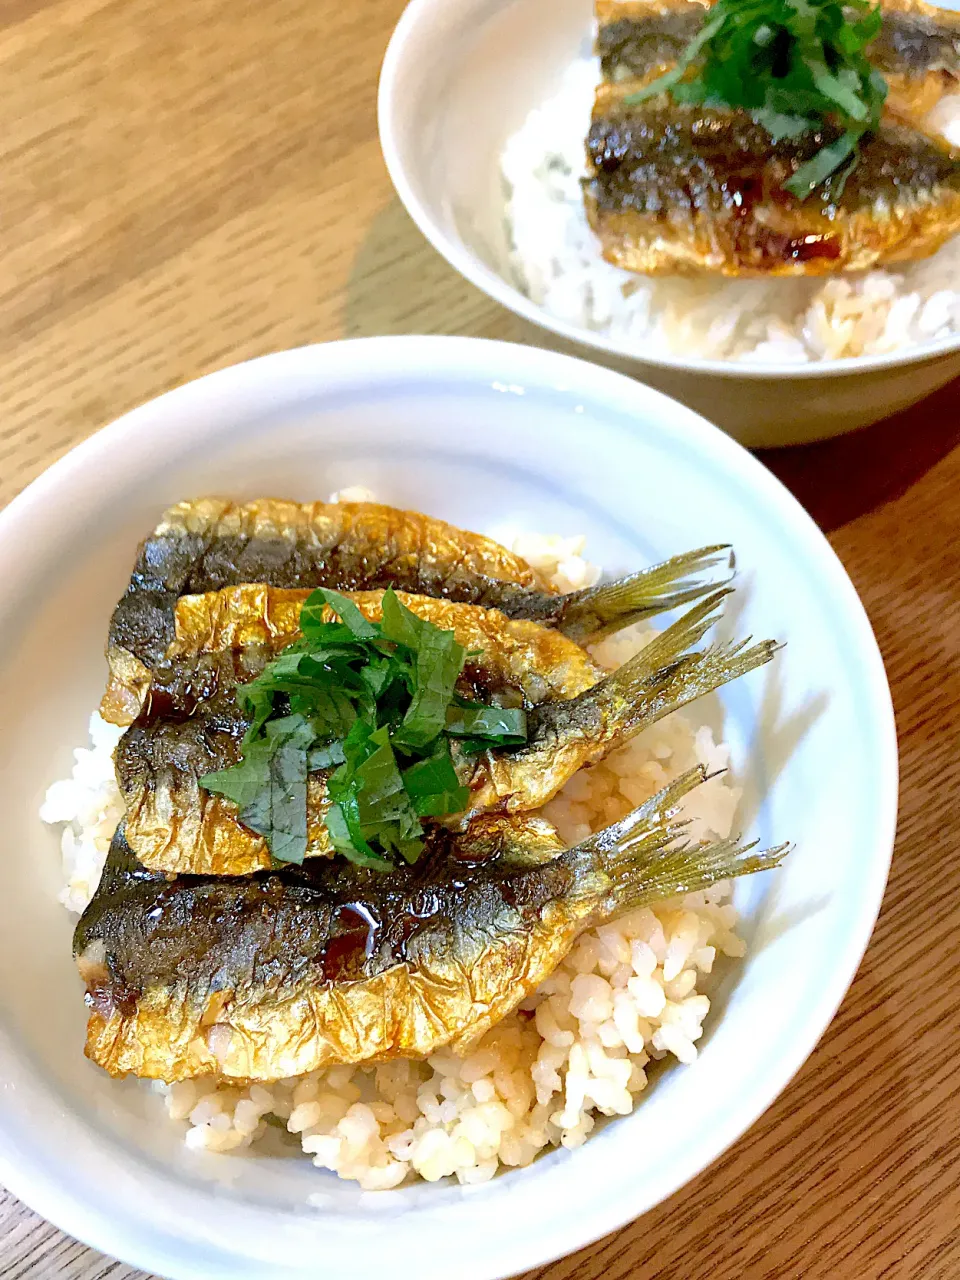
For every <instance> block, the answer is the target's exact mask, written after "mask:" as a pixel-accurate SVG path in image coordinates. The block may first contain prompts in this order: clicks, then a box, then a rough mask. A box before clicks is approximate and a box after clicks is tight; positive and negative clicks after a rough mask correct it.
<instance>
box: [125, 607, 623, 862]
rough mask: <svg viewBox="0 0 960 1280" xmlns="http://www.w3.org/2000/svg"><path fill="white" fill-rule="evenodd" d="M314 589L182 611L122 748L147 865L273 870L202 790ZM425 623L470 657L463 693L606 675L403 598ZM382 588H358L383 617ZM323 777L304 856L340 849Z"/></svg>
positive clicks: (569, 650)
mask: <svg viewBox="0 0 960 1280" xmlns="http://www.w3.org/2000/svg"><path fill="white" fill-rule="evenodd" d="M309 594H310V593H309V592H307V591H282V590H279V589H277V588H274V587H265V586H260V585H244V586H239V587H229V588H227V589H225V590H223V591H219V592H208V593H206V594H205V595H200V596H183V597H182V598H181V599H180V600H179V601H178V602H177V606H176V631H177V639H176V641H175V642H174V644H173V645H172V646H171V648H170V651H169V653H168V656H167V658H166V659H165V660H164V661H163V662H162V663H161V664H160V665H159V666H158V667H157V669H156V671H155V672H154V675H153V679H152V681H151V684H150V687H149V689H148V691H147V695H146V699H145V701H144V705H143V708H142V710H141V713H140V715H139V716H138V718H137V720H136V721H135V722H134V724H133V725H132V726H131V728H130V729H128V731H127V732H126V733H125V734H124V736H123V738H122V739H121V741H120V743H119V745H118V747H117V751H116V767H117V777H118V780H119V782H120V787H121V790H122V792H123V797H124V801H125V804H126V809H127V819H126V823H127V839H128V840H129V842H130V844H131V845H132V847H133V849H134V851H135V853H136V855H137V857H138V858H139V859H140V861H141V862H142V863H144V865H145V866H147V867H150V868H153V869H154V870H160V871H165V872H169V873H173V874H188V873H189V874H194V875H245V874H247V873H250V872H253V871H257V870H259V869H262V868H265V867H269V866H270V865H271V858H270V852H269V849H268V847H267V844H266V841H265V840H264V839H263V837H262V836H259V835H257V834H256V833H255V832H253V831H250V830H249V829H248V828H247V827H244V826H243V825H242V824H241V823H240V822H239V821H238V819H237V811H236V807H235V806H234V805H233V804H231V803H230V802H229V801H227V800H224V799H223V797H221V796H217V795H212V794H210V793H209V792H207V791H204V790H202V789H201V787H200V785H199V780H200V778H202V777H203V776H204V774H206V773H210V772H212V771H214V770H217V769H225V768H229V767H230V766H231V765H234V764H236V763H237V762H238V760H239V759H240V750H241V748H240V743H241V739H242V738H243V736H244V734H245V733H246V730H247V720H246V717H245V716H244V715H243V714H242V712H241V711H240V709H239V707H238V706H237V702H236V696H235V694H236V686H237V685H238V684H241V683H245V682H246V681H248V680H250V679H252V678H253V677H254V676H255V675H257V674H258V673H259V671H261V670H262V669H263V667H264V666H265V664H266V663H267V662H268V661H269V660H270V659H271V658H272V657H274V656H275V655H276V654H277V653H278V652H280V650H282V649H283V648H284V647H285V646H286V645H288V644H290V643H291V642H292V641H293V640H294V639H296V638H297V637H298V636H299V634H300V632H299V619H300V609H301V607H302V605H303V602H304V600H305V599H306V598H307V597H308V595H309ZM398 594H399V595H400V599H401V600H402V602H403V603H404V604H405V605H406V606H407V607H408V608H410V609H412V610H413V612H414V613H416V614H417V615H418V617H422V618H425V619H427V620H428V621H430V622H432V623H434V624H435V625H436V626H439V627H442V628H444V629H446V630H450V631H453V633H454V635H455V636H456V638H457V641H458V643H460V644H461V645H463V647H464V648H465V649H467V650H468V652H469V651H476V650H480V651H481V653H480V654H479V656H477V657H475V658H474V659H472V660H471V662H470V664H469V666H468V667H467V668H466V669H465V672H464V677H463V680H462V682H461V692H462V693H463V694H465V695H467V696H472V697H477V696H480V697H481V698H482V700H483V701H485V702H488V703H496V704H498V705H508V706H526V707H528V708H530V707H534V706H536V705H537V704H538V703H540V702H542V701H544V700H552V699H562V698H573V697H576V695H577V694H579V693H582V692H583V691H584V690H586V689H589V688H591V687H592V686H593V685H595V684H597V682H598V681H599V680H601V679H602V678H603V675H604V672H603V670H602V669H601V668H600V667H599V666H597V664H596V663H595V662H594V661H593V659H592V658H590V656H589V655H588V654H587V653H586V652H585V651H584V650H583V649H581V648H580V647H579V645H577V644H575V643H574V642H573V641H572V640H569V639H567V637H566V636H564V635H562V634H561V633H560V632H558V631H552V630H548V629H547V628H544V627H541V626H538V625H537V624H536V623H533V622H525V621H516V620H511V619H508V618H506V617H504V615H503V614H501V613H500V612H498V611H497V610H495V609H482V608H479V607H477V606H475V605H466V604H455V603H453V602H451V601H449V600H438V599H434V598H430V597H426V596H411V595H407V594H406V593H402V592H401V593H398ZM382 595H383V593H382V592H379V591H373V592H353V593H350V598H351V599H352V600H353V601H354V603H355V604H356V605H357V606H358V608H359V609H360V610H361V612H362V613H363V614H364V615H365V616H366V617H368V618H370V619H372V620H374V621H376V620H379V618H380V617H381V614H382V606H381V601H382ZM326 809H327V795H326V785H325V775H323V774H316V775H313V776H312V777H311V779H310V783H309V810H308V816H309V825H308V833H307V840H308V845H307V854H308V856H309V857H318V856H326V855H329V853H330V852H331V848H330V840H329V833H328V832H327V829H326V826H325V824H324V815H325V813H326Z"/></svg>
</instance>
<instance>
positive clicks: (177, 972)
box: [74, 821, 576, 1012]
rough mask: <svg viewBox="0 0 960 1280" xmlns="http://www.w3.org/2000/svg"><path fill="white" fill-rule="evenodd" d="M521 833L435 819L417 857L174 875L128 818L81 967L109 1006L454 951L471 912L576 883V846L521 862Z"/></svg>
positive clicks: (348, 977)
mask: <svg viewBox="0 0 960 1280" xmlns="http://www.w3.org/2000/svg"><path fill="white" fill-rule="evenodd" d="M518 838H519V837H517V835H516V834H515V833H514V832H511V831H510V830H508V829H504V828H503V827H502V826H498V825H497V824H495V823H494V824H491V823H485V822H484V821H481V822H479V823H477V824H475V825H474V828H473V829H472V830H471V831H469V832H467V833H459V834H454V833H450V832H447V831H444V830H442V829H439V828H438V829H434V830H433V831H432V832H431V835H430V841H429V847H428V850H427V852H426V854H425V855H424V856H423V857H422V858H421V859H420V861H419V862H418V863H416V864H415V865H414V866H412V867H401V868H398V869H397V870H396V871H394V872H390V873H386V874H385V873H382V872H375V871H368V870H365V869H363V868H359V867H355V866H353V865H352V864H350V863H347V862H345V861H344V860H343V859H340V858H334V859H326V858H321V859H312V860H310V861H308V862H307V863H305V864H304V866H303V867H292V866H291V867H285V868H284V869H283V870H281V871H272V872H260V873H258V874H256V875H252V876H245V877H230V876H222V877H200V876H182V877H179V878H177V879H175V880H167V879H166V878H165V877H164V876H162V875H158V874H153V873H151V872H148V871H145V870H144V868H142V867H141V866H140V865H139V864H138V863H137V861H136V859H135V858H134V856H133V854H132V853H131V851H130V849H129V846H128V845H127V843H126V840H125V838H124V834H123V829H122V827H121V829H120V830H119V831H118V832H117V835H116V836H115V837H114V841H113V845H112V847H111V851H110V856H109V859H108V861H107V866H106V869H105V871H104V875H103V878H102V880H101V883H100V886H99V888H98V890H97V893H96V894H95V896H94V898H93V900H92V902H91V903H90V905H89V906H88V907H87V909H86V911H85V912H84V914H83V916H82V917H81V919H80V922H79V923H78V925H77V929H76V933H75V935H74V952H75V954H76V955H77V957H78V959H80V960H81V967H82V968H83V967H84V965H83V961H84V957H86V958H87V962H88V963H87V965H86V975H87V981H88V991H89V995H90V998H91V999H92V1000H94V1001H95V1002H96V1005H97V1007H98V1008H99V1009H100V1011H101V1012H104V1011H106V1010H108V1009H109V1008H111V1007H113V1008H119V1007H120V1006H121V1004H122V1006H123V1008H124V1009H126V1010H128V1011H129V1010H130V1009H132V1008H135V1006H136V1001H137V999H138V998H139V994H140V993H141V992H142V991H143V990H144V989H145V988H147V987H151V986H160V987H173V986H182V987H185V989H186V991H187V992H188V994H190V993H193V994H196V995H198V996H200V997H202V998H206V996H207V995H208V994H209V993H210V992H211V991H216V990H229V991H236V990H240V989H258V990H259V989H269V990H270V991H272V992H276V991H278V990H290V989H293V988H299V987H302V986H310V985H316V984H318V983H330V982H345V981H354V980H359V979H363V978H369V977H373V976H374V975H376V974H378V973H382V972H384V971H385V970H387V969H389V968H391V967H392V966H394V965H396V964H399V963H402V962H403V961H405V960H408V959H411V958H413V957H414V956H415V955H416V954H418V953H419V952H420V950H421V949H422V948H424V947H426V948H427V949H428V950H430V949H435V950H436V954H438V955H439V954H443V955H449V954H451V951H453V952H454V953H455V952H456V951H457V948H458V946H461V945H462V943H458V938H461V937H462V936H463V935H464V934H468V935H469V933H470V928H471V923H472V922H475V923H476V926H477V927H478V928H479V927H481V926H482V923H483V922H484V921H488V920H490V919H492V918H496V917H497V916H498V915H500V914H502V912H504V911H508V912H512V913H519V914H520V915H525V914H528V913H534V914H536V913H537V912H539V911H540V910H541V908H542V907H543V906H544V905H545V904H546V903H547V902H549V901H551V900H556V899H558V898H561V897H563V896H564V894H566V893H568V892H569V889H570V885H571V883H572V880H573V877H574V876H575V874H576V866H575V858H576V855H575V854H572V855H570V856H569V857H568V856H566V855H563V856H560V857H557V856H553V857H552V859H551V860H546V861H542V864H541V865H527V866H522V865H519V861H517V862H515V861H514V857H515V856H516V855H517V854H519V855H520V861H522V860H523V858H524V857H525V856H526V855H527V854H528V852H529V850H528V849H527V848H524V847H520V848H515V847H514V842H515V841H516V840H517V839H518ZM547 843H548V844H550V842H549V841H547ZM560 848H561V846H560V845H559V842H554V843H553V844H551V847H550V849H548V850H546V852H549V853H552V854H553V855H556V854H557V853H558V851H559V850H560ZM91 956H95V957H96V962H95V964H94V965H91V964H90V963H89V958H90V957H91ZM464 959H465V960H466V959H467V957H466V956H465V957H464Z"/></svg>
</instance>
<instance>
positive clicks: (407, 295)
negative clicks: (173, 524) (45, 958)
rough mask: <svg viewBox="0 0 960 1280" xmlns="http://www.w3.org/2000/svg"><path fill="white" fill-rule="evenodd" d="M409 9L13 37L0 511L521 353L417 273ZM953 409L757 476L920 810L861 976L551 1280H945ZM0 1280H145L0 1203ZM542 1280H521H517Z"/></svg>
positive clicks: (80, 12) (953, 1239) (421, 253)
mask: <svg viewBox="0 0 960 1280" xmlns="http://www.w3.org/2000/svg"><path fill="white" fill-rule="evenodd" d="M401 7H402V4H401V0H352V3H351V4H333V3H328V2H327V0H318V2H315V3H312V4H308V3H305V0H230V2H229V3H228V2H227V0H189V3H188V0H167V3H162V4H158V3H156V0H4V3H3V4H2V5H0V120H2V125H3V127H2V129H0V158H2V169H3V192H2V198H0V231H2V243H3V254H2V257H0V403H2V413H0V505H2V504H3V503H5V502H7V501H9V499H10V498H12V497H13V495H14V494H15V493H17V492H18V491H19V490H20V489H21V488H22V487H23V486H24V485H25V484H26V483H28V482H29V481H30V480H31V479H33V477H34V476H36V475H37V474H39V472H40V471H41V470H43V468H44V467H46V466H47V465H48V464H49V463H50V462H51V461H52V460H53V459H54V458H56V457H57V456H59V455H60V454H61V453H63V452H64V451H65V450H67V449H68V448H70V446H71V445H73V444H75V443H76V442H77V441H78V440H80V439H82V438H83V437H84V436H86V435H87V434H88V433H89V432H91V431H92V430H94V429H95V428H96V427H98V426H100V425H101V424H103V423H104V422H107V421H109V420H110V419H112V418H114V417H116V416H117V415H118V414H120V413H123V412H124V411H125V410H127V409H129V408H131V407H133V406H134V405H136V404H138V403H141V402H142V401H144V400H147V399H149V398H150V397H152V396H155V395H157V394H158V393H160V392H162V391H164V390H167V389H168V388H169V387H172V386H174V385H176V384H177V383H181V382H184V381H187V380H188V379H190V378H194V377H196V376H198V375H199V374H202V373H206V372H208V371H209V370H211V369H214V368H217V367H219V366H222V365H225V364H230V363H233V362H235V361H237V360H241V359H244V358H247V357H249V356H253V355H258V354H262V353H264V352H267V351H273V350H278V349H281V348H284V347H289V346H295V345H297V344H300V343H304V342H312V341H318V340H323V339H328V338H334V337H340V336H357V335H362V334H373V333H407V332H417V331H419V332H433V333H437V332H440V333H447V332H457V333H468V334H480V335H485V336H493V337H503V338H510V339H514V340H520V341H531V340H533V334H532V333H531V331H530V330H529V329H527V328H526V327H525V326H524V325H523V324H522V323H521V322H520V321H518V320H516V319H514V318H513V317H511V316H509V315H508V314H506V313H505V312H503V311H501V310H500V309H499V308H497V307H496V306H495V305H494V304H492V303H490V302H488V301H487V300H486V299H485V298H484V297H483V296H482V295H481V294H479V293H478V292H477V291H476V290H474V289H473V288H472V287H471V286H470V285H468V284H465V283H464V282H463V281H462V280H460V278H459V277H458V276H456V275H455V274H454V273H453V272H452V271H451V270H450V269H449V268H447V267H446V265H445V264H444V263H443V262H442V261H441V260H440V259H439V258H438V257H437V256H436V255H435V254H434V253H433V252H432V251H431V250H430V249H429V247H428V246H427V245H426V244H425V243H424V242H423V241H422V239H421V238H420V236H419V234H418V232H417V231H416V229H415V228H414V227H413V226H412V225H411V223H410V222H409V220H408V219H407V217H406V215H405V214H404V212H403V211H402V209H401V208H400V207H399V205H398V204H397V201H396V199H395V198H394V197H393V195H392V191H391V188H390V185H389V182H388V180H387V176H386V173H385V171H384V168H383V165H382V162H381V159H380V153H379V148H378V145H377V138H376V122H375V110H374V104H375V90H376V77H377V71H378V68H379V63H380V58H381V56H382V53H383V49H384V47H385V45H386V41H387V38H388V36H389V33H390V31H391V29H392V27H393V25H394V23H395V21H396V19H397V17H398V16H399V13H400V10H401ZM958 445H960V388H958V387H957V386H954V387H953V388H948V389H947V390H945V391H944V392H942V393H940V394H939V395H938V396H936V397H935V398H934V399H932V400H931V401H928V402H927V404H926V405H923V406H921V407H919V408H918V409H916V410H913V411H911V412H910V413H908V414H903V415H900V417H899V418H898V419H894V420H891V421H890V422H888V423H884V424H881V425H879V426H878V427H875V428H871V429H870V430H868V431H865V432H861V433H860V434H858V435H856V436H851V437H847V438H846V439H843V440H839V441H835V442H833V443H829V444H824V445H819V446H812V447H810V448H807V449H803V450H794V451H791V452H788V453H783V454H775V455H770V456H768V457H767V458H766V459H765V460H766V461H767V462H768V463H769V464H770V465H771V466H772V467H773V468H774V470H775V471H777V473H778V474H779V475H780V476H781V477H782V478H783V479H784V480H785V481H786V482H787V483H788V484H789V485H790V486H791V487H792V488H793V489H794V491H795V492H796V493H797V494H798V495H799V496H800V498H801V500H802V501H804V502H805V503H806V505H807V506H808V508H809V509H810V510H811V511H812V512H813V514H814V515H815V517H816V518H817V519H818V520H819V521H820V523H821V525H822V526H823V527H824V528H825V529H826V530H827V531H828V532H829V533H830V536H831V539H832V541H833V544H834V546H835V547H836V549H837V551H838V552H839V554H840V556H841V558H842V559H843V561H844V563H845V564H846V566H847V568H848V570H849V571H850V573H851V575H852V577H853V580H854V582H855V583H856V585H857V587H858V589H859V590H860V592H861V594H862V596H863V599H864V601H865V603H866V606H867V609H868V611H869V613H870V616H871V618H872V620H873V624H874V626H875V628H876V630H877V634H878V636H879V639H880V644H881V647H882V649H883V652H884V656H885V658H886V661H887V667H888V671H889V674H890V678H891V682H892V685H893V690H894V698H895V702H896V709H897V717H898V722H899V727H900V733H901V739H902V768H903V800H902V809H901V823H900V836H899V842H898V848H897V853H896V857H895V860H894V865H893V872H892V875H891V880H890V886H889V889H888V892H887V896H886V900H885V903H884V908H883V913H882V915H881V918H880V922H879V924H878V927H877V931H876V934H875V936H874V939H873V942H872V943H871V946H870V949H869V951H868V953H867V956H866V959H865V960H864V963H863V965H862V967H861V970H860V973H859V974H858V976H857V979H856V981H855V983H854V985H853V988H852V989H851V991H850V994H849V995H848V997H847V999H846V1001H845V1002H844V1004H843V1007H842V1008H841V1010H840V1013H839V1015H838V1017H837V1019H836V1020H835V1022H834V1023H833V1025H832V1026H831V1028H830V1030H829V1031H828V1032H827V1034H826V1036H825V1037H824V1039H823V1041H822V1043H821V1044H820V1046H819V1047H818V1049H817V1050H816V1052H815V1053H814V1054H813V1056H812V1057H811V1059H810V1061H809V1062H808V1063H807V1065H806V1066H805V1067H804V1068H803V1070H802V1071H801V1072H800V1074H799V1076H798V1077H797V1079H796V1080H795V1081H794V1083H793V1084H792V1085H791V1086H790V1088H789V1089H788V1090H787V1091H786V1092H785V1093H784V1095H783V1096H782V1097H781V1099H780V1100H779V1102H778V1103H777V1104H776V1105H775V1106H774V1107H773V1108H772V1109H771V1110H770V1111H769V1112H768V1113H767V1115H765V1116H764V1117H763V1118H762V1119H761V1120H760V1121H759V1122H758V1123H757V1124H756V1125H755V1126H754V1127H753V1129H752V1130H751V1131H750V1132H749V1133H748V1134H747V1135H746V1136H745V1137H744V1138H743V1139H742V1140H741V1141H740V1142H739V1143H738V1144H737V1145H736V1146H735V1147H734V1148H733V1149H732V1150H731V1151H730V1152H728V1153H727V1154H726V1155H725V1156H724V1157H723V1158H722V1159H721V1160H719V1161H718V1162H717V1163H716V1164H715V1165H714V1166H713V1167H712V1168H711V1169H709V1170H707V1171H706V1172H705V1173H704V1174H702V1175H701V1176H700V1177H699V1178H698V1179H696V1180H695V1181H694V1182H693V1183H692V1184H690V1186H688V1187H687V1188H685V1189H684V1190H683V1191H682V1192H681V1193H679V1194H678V1195H676V1196H674V1197H673V1198H672V1199H671V1200H669V1201H667V1202H666V1203H665V1204H663V1205H661V1206H660V1207H659V1208H657V1209H656V1210H654V1211H653V1212H651V1213H649V1214H647V1215H646V1217H644V1218H643V1219H641V1220H639V1221H638V1222H636V1223H634V1224H632V1225H631V1226H629V1227H627V1228H625V1229H624V1230H623V1231H621V1232H619V1233H618V1234H617V1235H615V1236H611V1237H609V1238H608V1239H606V1240H604V1241H602V1242H601V1243H599V1244H597V1245H595V1246H594V1247H592V1248H590V1249H587V1250H585V1251H584V1252H582V1253H580V1254H578V1255H576V1256H574V1257H572V1258H569V1259H566V1260H565V1261H563V1262H559V1263H556V1264H554V1265H553V1266H550V1267H547V1268H544V1269H542V1270H540V1271H538V1272H536V1273H533V1274H534V1275H535V1276H536V1278H537V1280H600V1277H604V1280H627V1277H630V1278H631V1280H654V1278H656V1280H701V1277H704V1278H705V1277H710V1280H735V1278H737V1280H741V1278H743V1277H747V1278H748V1280H780V1278H781V1277H783V1278H785V1277H791V1278H792V1277H803V1278H804V1280H848V1278H849V1280H914V1278H916V1280H920V1278H921V1277H922V1280H956V1277H957V1276H960V1231H958V1224H960V1084H958V1083H957V1079H958V1077H957V1072H956V1068H955V1063H956V1061H957V1059H958V1056H960V1019H958V1016H957V1013H958V1003H960V997H958V995H957V994H956V992H957V977H958V973H960V946H958V936H960V857H958V856H957V854H958V849H960V806H958V805H957V796H958V794H960V764H958V758H960V753H958V745H960V744H958V738H960V734H958V730H960V670H958V660H960V568H958V550H957V549H958V547H960V447H958ZM0 1275H2V1276H3V1277H4V1280H47V1278H50V1280H53V1278H54V1277H57V1278H64V1277H65V1278H67V1280H107V1278H108V1277H109V1278H110V1280H135V1278H136V1280H142V1273H139V1272H136V1271H134V1270H131V1269H130V1268H129V1267H126V1266H124V1265H122V1264H119V1263H115V1262H111V1261H110V1260H109V1259H106V1258H103V1257H102V1256H100V1255H98V1254H95V1253H93V1252H92V1251H91V1250H89V1249H86V1248H84V1247H83V1246H82V1245H79V1244H77V1243H76V1242H75V1241H72V1240H70V1239H68V1238H67V1237H66V1236H64V1235H63V1234H62V1233H60V1232H58V1231H57V1230H56V1229H54V1228H53V1227H51V1226H49V1225H47V1224H45V1223H43V1222H42V1221H41V1220H40V1219H39V1218H37V1217H36V1216H35V1215H34V1214H32V1213H31V1212H30V1211H29V1210H27V1209H26V1208H24V1207H23V1206H22V1205H19V1204H17V1202H16V1201H15V1200H14V1199H13V1198H12V1197H10V1196H6V1197H3V1196H2V1193H0ZM530 1280H533V1276H531V1277H530Z"/></svg>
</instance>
